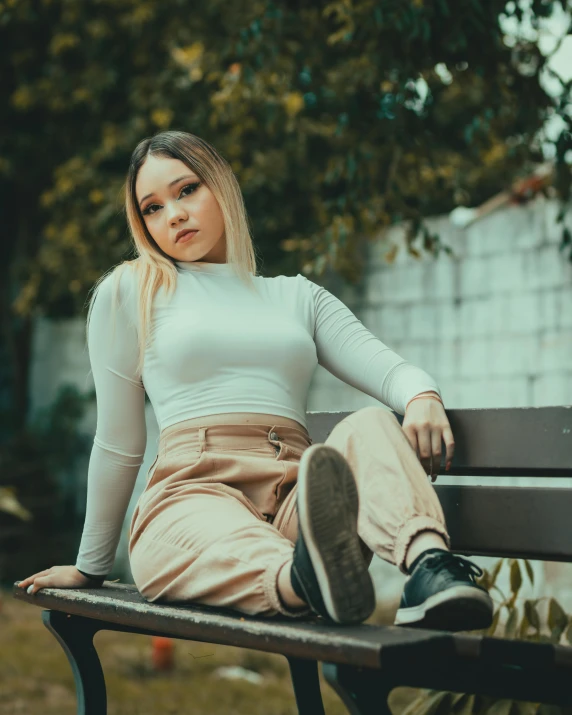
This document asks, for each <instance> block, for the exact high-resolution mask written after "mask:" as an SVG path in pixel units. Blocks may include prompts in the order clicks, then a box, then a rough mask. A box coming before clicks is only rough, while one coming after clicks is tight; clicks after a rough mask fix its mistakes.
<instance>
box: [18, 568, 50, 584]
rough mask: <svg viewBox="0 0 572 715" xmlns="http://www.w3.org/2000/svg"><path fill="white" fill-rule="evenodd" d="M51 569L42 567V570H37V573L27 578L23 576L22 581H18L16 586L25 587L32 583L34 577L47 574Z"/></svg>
mask: <svg viewBox="0 0 572 715" xmlns="http://www.w3.org/2000/svg"><path fill="white" fill-rule="evenodd" d="M51 570H52V569H51V568H50V569H44V570H43V571H38V573H35V574H33V575H32V576H28V578H25V579H24V580H23V581H20V582H19V583H18V586H19V587H20V588H26V587H27V586H29V585H30V584H31V583H34V581H35V579H37V578H40V577H42V576H47V575H48V574H49V573H50V572H51Z"/></svg>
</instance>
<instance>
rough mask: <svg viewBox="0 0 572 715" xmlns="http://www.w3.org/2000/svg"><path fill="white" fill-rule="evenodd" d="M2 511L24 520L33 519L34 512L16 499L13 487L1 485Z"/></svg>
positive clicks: (0, 502) (0, 501) (0, 503)
mask: <svg viewBox="0 0 572 715" xmlns="http://www.w3.org/2000/svg"><path fill="white" fill-rule="evenodd" d="M0 511H4V512H6V513H7V514H13V515H14V516H17V517H18V518H19V519H23V520H24V521H30V519H32V514H31V513H30V512H29V511H28V510H27V509H25V508H24V507H23V506H22V505H21V504H20V502H19V501H18V500H17V499H16V494H15V490H14V489H13V487H0Z"/></svg>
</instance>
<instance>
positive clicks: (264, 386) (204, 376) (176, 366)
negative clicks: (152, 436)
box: [76, 262, 440, 576]
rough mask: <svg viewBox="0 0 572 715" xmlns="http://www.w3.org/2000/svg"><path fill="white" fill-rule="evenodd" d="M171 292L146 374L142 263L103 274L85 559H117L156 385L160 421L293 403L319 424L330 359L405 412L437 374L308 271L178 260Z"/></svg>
mask: <svg viewBox="0 0 572 715" xmlns="http://www.w3.org/2000/svg"><path fill="white" fill-rule="evenodd" d="M176 266H177V286H176V289H175V292H174V294H173V295H172V297H171V298H170V299H168V298H166V296H165V293H164V291H163V289H160V290H159V291H158V293H157V295H156V296H155V300H154V304H153V306H154V308H153V311H154V312H153V317H152V324H151V326H150V328H151V336H150V337H151V342H150V344H148V346H147V348H146V351H145V362H144V367H143V371H142V375H141V377H138V376H137V375H136V365H137V360H138V344H137V324H138V311H137V291H138V289H137V278H136V274H135V273H134V272H133V271H131V270H130V269H128V270H126V271H124V272H123V273H122V275H121V277H120V279H119V282H118V288H119V293H118V296H119V300H118V301H117V306H116V311H115V312H114V313H112V297H113V290H114V285H115V283H116V281H117V280H118V278H117V275H116V274H114V273H111V274H110V275H109V276H107V277H106V278H105V279H104V280H103V281H102V282H101V284H100V285H99V287H98V290H97V293H96V295H95V299H94V302H93V307H92V311H91V316H90V322H89V328H88V350H89V357H90V362H91V368H92V373H93V379H94V384H95V391H96V398H97V428H96V434H95V438H94V442H93V448H92V451H91V456H90V461H89V468H88V479H87V505H86V517H85V523H84V529H83V534H82V538H81V543H80V548H79V553H78V557H77V561H76V567H77V568H78V569H80V570H82V571H85V572H86V573H89V574H94V575H102V576H103V575H106V574H107V573H109V571H111V568H112V566H113V562H114V559H115V553H116V549H117V544H118V542H119V537H120V532H121V527H122V524H123V521H124V519H125V514H126V511H127V507H128V505H129V501H130V498H131V495H132V493H133V488H134V485H135V481H136V478H137V474H138V471H139V468H140V466H141V464H142V462H143V455H144V452H145V445H146V439H147V433H146V426H145V412H144V407H145V391H146V392H147V394H148V396H149V400H150V402H151V404H152V406H153V409H154V412H155V415H156V418H157V422H158V425H159V429H160V430H163V429H165V428H166V427H169V426H170V425H173V424H175V423H177V422H181V421H182V420H187V419H191V418H194V417H200V416H204V415H214V414H222V413H227V412H257V413H267V414H273V415H281V416H283V417H289V418H291V419H294V420H297V421H298V422H299V423H300V424H302V425H304V426H305V427H307V422H306V401H307V397H308V390H309V386H310V382H311V379H312V376H313V374H314V371H315V369H316V366H317V365H318V364H320V365H322V366H323V367H325V368H326V369H327V370H328V371H329V372H331V373H332V374H333V375H335V376H336V377H338V378H339V379H340V380H343V381H344V382H346V383H347V384H349V385H352V386H353V387H356V388H357V389H358V390H361V391H362V392H364V393H366V394H367V395H370V396H372V397H374V398H376V399H377V400H379V401H380V402H382V403H383V404H385V405H387V406H388V407H390V408H391V409H393V410H394V411H395V412H397V413H399V414H404V412H405V407H406V405H407V403H408V402H409V400H411V398H412V397H414V396H415V395H418V394H420V393H422V392H426V391H429V390H434V391H435V392H437V393H438V394H440V391H439V388H438V386H437V384H436V382H435V380H434V379H433V378H432V377H431V376H430V375H428V374H427V373H426V372H425V371H424V370H421V369H420V368H418V367H415V366H413V365H411V364H409V363H407V362H406V361H405V360H404V359H402V358H401V357H400V356H399V355H397V354H396V353H395V352H393V351H392V350H391V349H390V348H388V347H387V346H386V345H385V344H384V343H382V342H381V340H379V339H378V338H377V337H376V336H375V335H373V334H372V333H371V332H370V331H369V330H368V329H367V328H366V327H365V326H364V325H363V324H362V323H361V322H360V320H358V318H357V317H356V316H355V315H354V314H353V313H352V312H351V310H350V309H349V308H348V307H347V306H346V305H345V304H344V303H343V302H342V301H340V300H339V299H338V298H336V297H335V296H334V295H332V294H331V293H330V292H329V291H327V290H326V289H325V288H323V287H322V286H319V285H317V284H316V283H314V282H312V281H311V280H308V279H307V278H306V277H304V276H302V275H301V274H297V275H296V276H276V277H274V278H266V277H262V276H254V277H253V280H254V283H255V286H256V289H257V292H256V293H253V292H252V291H251V290H250V289H249V288H248V287H247V286H246V285H245V284H244V283H243V282H242V281H241V279H240V278H239V277H238V276H236V275H235V273H234V270H233V268H232V266H231V265H230V264H227V263H224V264H217V263H206V262H177V263H176Z"/></svg>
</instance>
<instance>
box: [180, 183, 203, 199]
mask: <svg viewBox="0 0 572 715" xmlns="http://www.w3.org/2000/svg"><path fill="white" fill-rule="evenodd" d="M200 185H201V182H200V181H197V182H195V183H194V184H187V185H186V186H183V188H182V189H181V194H182V193H183V191H186V190H187V189H192V191H190V192H189V193H191V194H192V193H194V192H195V191H196V190H197V189H198V188H199V186H200ZM186 195H187V194H185V196H186Z"/></svg>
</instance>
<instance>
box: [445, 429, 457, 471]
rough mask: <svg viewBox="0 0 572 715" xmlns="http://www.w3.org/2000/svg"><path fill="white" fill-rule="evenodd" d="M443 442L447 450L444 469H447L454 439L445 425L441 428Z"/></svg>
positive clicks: (451, 455) (453, 450)
mask: <svg viewBox="0 0 572 715" xmlns="http://www.w3.org/2000/svg"><path fill="white" fill-rule="evenodd" d="M443 442H445V448H446V450H447V457H446V465H445V469H446V470H447V471H448V470H449V469H450V468H451V462H452V461H453V455H454V454H455V439H454V437H453V432H452V431H451V427H450V426H447V427H445V429H444V430H443Z"/></svg>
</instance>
